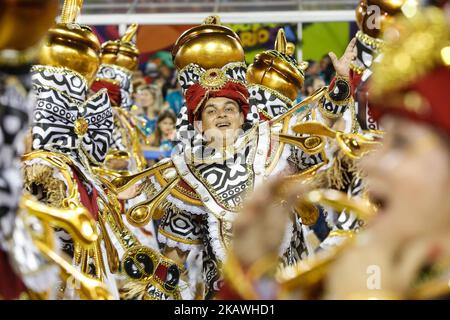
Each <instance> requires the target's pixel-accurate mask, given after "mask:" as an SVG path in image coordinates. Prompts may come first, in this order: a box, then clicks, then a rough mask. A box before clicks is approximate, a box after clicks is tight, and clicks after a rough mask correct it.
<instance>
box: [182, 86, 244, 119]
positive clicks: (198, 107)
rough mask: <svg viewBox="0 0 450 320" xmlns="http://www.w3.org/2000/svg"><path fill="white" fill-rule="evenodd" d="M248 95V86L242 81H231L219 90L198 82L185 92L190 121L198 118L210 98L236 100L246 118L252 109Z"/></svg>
mask: <svg viewBox="0 0 450 320" xmlns="http://www.w3.org/2000/svg"><path fill="white" fill-rule="evenodd" d="M248 97H249V93H248V90H247V87H246V86H244V85H243V84H240V83H236V82H232V81H229V82H227V83H226V84H225V85H224V86H223V87H222V88H220V89H218V90H213V89H207V88H205V87H203V86H202V85H200V84H198V83H196V84H194V85H192V86H191V87H190V88H189V89H188V90H187V91H186V94H185V99H186V106H187V109H188V117H189V122H190V123H193V122H194V121H196V120H198V118H199V115H200V114H201V112H202V108H203V106H204V105H205V102H206V101H207V100H208V99H209V98H228V99H232V100H234V101H236V102H237V103H238V104H239V106H240V107H241V111H242V113H243V114H244V118H246V117H247V113H248V112H249V109H250V107H249V104H248Z"/></svg>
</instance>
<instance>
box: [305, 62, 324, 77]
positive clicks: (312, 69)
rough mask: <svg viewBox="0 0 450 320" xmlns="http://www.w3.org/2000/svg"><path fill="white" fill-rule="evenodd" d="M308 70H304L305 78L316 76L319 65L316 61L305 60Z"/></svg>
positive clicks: (318, 72)
mask: <svg viewBox="0 0 450 320" xmlns="http://www.w3.org/2000/svg"><path fill="white" fill-rule="evenodd" d="M307 62H308V68H306V70H305V76H306V77H308V76H318V75H319V74H320V71H321V70H320V65H319V63H317V61H316V60H307Z"/></svg>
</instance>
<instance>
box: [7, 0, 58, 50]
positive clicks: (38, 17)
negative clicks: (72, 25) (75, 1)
mask: <svg viewBox="0 0 450 320" xmlns="http://www.w3.org/2000/svg"><path fill="white" fill-rule="evenodd" d="M57 10H58V1H56V0H2V1H0V30H1V32H0V50H3V49H12V50H25V49H27V48H29V47H32V46H34V45H36V44H37V43H38V42H39V41H40V40H41V38H42V37H43V36H44V35H45V33H47V30H48V28H50V26H51V25H52V24H53V23H54V18H55V16H56V14H57Z"/></svg>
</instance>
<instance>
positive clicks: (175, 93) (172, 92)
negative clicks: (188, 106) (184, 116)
mask: <svg viewBox="0 0 450 320" xmlns="http://www.w3.org/2000/svg"><path fill="white" fill-rule="evenodd" d="M183 101H184V98H183V94H182V92H181V86H180V84H179V83H178V81H177V82H176V86H175V88H170V89H168V91H167V95H166V102H167V103H168V105H169V108H170V109H171V110H172V111H173V112H174V113H175V115H177V114H178V113H179V112H180V110H181V107H182V106H183Z"/></svg>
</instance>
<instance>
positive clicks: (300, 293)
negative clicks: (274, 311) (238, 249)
mask: <svg viewBox="0 0 450 320" xmlns="http://www.w3.org/2000/svg"><path fill="white" fill-rule="evenodd" d="M422 10H423V11H418V12H417V13H415V14H414V15H413V16H412V17H410V18H406V17H401V18H398V20H396V22H395V23H394V24H393V25H392V26H391V27H390V28H388V31H387V33H386V35H385V37H384V40H385V45H384V49H383V55H384V59H383V60H382V61H381V62H379V63H375V64H374V65H373V66H372V68H373V76H372V77H371V81H370V83H369V84H370V90H369V94H370V103H371V108H372V112H373V116H374V118H375V119H376V120H378V119H380V118H382V117H383V116H384V115H387V114H395V115H397V116H399V117H405V118H407V119H412V120H414V121H418V122H421V123H425V124H428V125H429V126H430V127H431V128H433V129H435V130H436V131H437V132H440V133H441V134H442V137H443V138H444V140H446V141H449V135H450V122H449V119H450V108H449V104H448V101H449V99H450V96H449V93H448V91H447V90H446V88H447V87H448V83H449V81H450V55H449V50H448V48H449V43H450V42H449V41H450V38H449V35H450V28H449V21H448V16H447V17H446V16H445V14H444V12H443V10H440V9H437V8H433V7H432V8H426V9H422ZM418 38H420V39H423V40H424V41H422V42H420V41H419V42H418V41H416V40H417V39H418ZM400 57H401V59H400ZM399 61H402V62H405V61H409V62H410V63H403V64H402V63H398V62H399ZM412 156H414V155H412ZM330 195H331V196H332V197H327V193H323V191H321V192H317V191H312V192H310V193H309V194H308V195H307V196H306V197H305V199H307V200H309V201H315V200H317V199H318V203H319V204H321V203H322V204H326V205H329V206H332V207H335V208H342V207H345V208H347V210H349V211H353V212H354V213H355V214H358V215H359V216H367V214H370V215H372V214H373V211H372V210H373V208H372V206H367V205H365V204H364V202H361V201H360V200H359V199H356V198H355V199H346V198H345V197H343V198H339V197H337V194H334V193H331V194H330ZM394 232H395V231H394ZM359 239H360V235H356V240H359ZM360 240H361V243H362V242H364V238H362V237H361V239H360ZM412 240H413V239H412ZM353 241H354V239H352V241H349V242H347V243H346V244H344V245H343V246H340V247H337V248H336V250H332V251H329V252H326V251H324V252H322V253H321V254H318V255H316V256H315V257H310V258H308V259H305V260H303V261H299V262H297V263H296V264H294V265H292V266H287V267H286V268H282V269H280V270H276V271H274V270H273V268H268V269H264V265H263V266H262V270H261V266H257V263H255V266H250V267H249V268H243V267H242V266H241V265H240V263H239V261H238V260H236V257H235V256H234V255H230V259H229V261H228V264H227V269H228V270H229V271H228V272H229V273H230V276H229V277H227V280H228V283H227V286H226V290H225V291H224V292H223V293H222V297H223V298H225V299H231V298H234V299H236V298H244V299H258V298H261V297H264V296H267V292H264V291H262V289H261V288H269V287H271V288H272V290H273V292H272V294H271V295H270V296H271V297H277V298H281V299H286V298H294V299H321V298H324V297H327V296H331V297H333V298H338V299H342V298H344V299H352V298H353V299H366V298H367V299H436V298H443V297H444V298H445V297H448V296H449V293H450V291H449V288H448V274H449V272H450V269H449V263H448V258H447V260H446V261H436V262H435V263H434V264H432V265H426V266H425V269H424V268H419V269H418V270H417V274H416V276H415V281H414V284H413V286H411V287H409V288H407V290H406V292H401V293H400V292H385V291H383V290H373V289H372V290H369V288H366V291H367V292H364V293H361V292H354V293H352V294H351V295H350V296H348V297H336V296H333V293H332V292H327V291H326V290H327V289H329V288H327V287H324V280H325V278H326V277H327V276H328V273H329V270H330V268H331V267H332V266H333V263H334V262H335V261H336V259H337V258H339V257H340V256H341V254H342V253H344V252H345V250H346V249H347V248H348V244H350V243H352V242H353ZM374 241H375V242H376V239H374ZM348 250H350V249H348ZM366 258H367V257H366ZM263 260H264V258H263V257H262V258H261V261H263ZM368 261H372V262H370V263H375V261H376V260H368ZM269 265H270V264H269ZM255 269H256V270H257V272H259V273H256V274H257V276H255V272H254V271H255ZM341 271H342V270H341ZM346 272H349V273H351V272H352V270H351V268H350V269H347V270H346ZM334 276H337V277H338V276H339V274H335V275H334ZM386 277H387V276H386ZM391 280H393V279H391ZM268 283H272V285H271V286H268ZM273 283H276V285H273ZM364 285H365V286H366V282H365V280H364ZM361 286H363V285H361ZM274 288H275V289H274ZM382 289H384V288H382Z"/></svg>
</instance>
